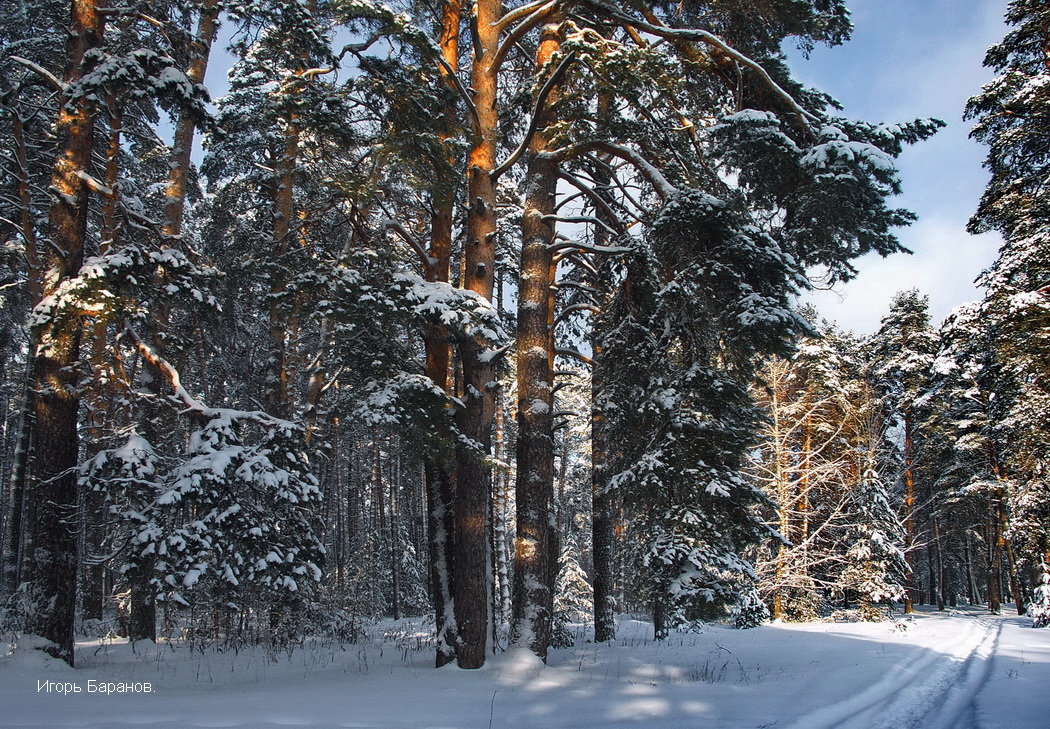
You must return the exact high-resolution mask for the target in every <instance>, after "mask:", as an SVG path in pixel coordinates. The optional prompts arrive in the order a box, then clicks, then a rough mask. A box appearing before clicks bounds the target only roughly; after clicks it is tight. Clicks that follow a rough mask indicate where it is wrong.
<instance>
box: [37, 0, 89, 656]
mask: <svg viewBox="0 0 1050 729" xmlns="http://www.w3.org/2000/svg"><path fill="white" fill-rule="evenodd" d="M102 26H103V21H102V17H101V14H100V13H99V9H98V7H97V5H96V3H95V2H94V1H93V0H73V2H72V3H71V17H70V25H69V38H68V41H67V45H66V70H65V74H64V81H65V83H67V84H70V83H74V82H76V81H77V80H78V79H79V78H80V75H81V73H82V65H83V61H84V56H85V54H86V53H87V52H88V51H89V50H91V49H93V48H97V47H99V46H100V45H101V43H102ZM93 129H94V119H93V117H92V114H91V111H90V110H89V109H88V107H87V106H86V104H85V103H84V102H79V103H76V104H71V105H63V106H62V108H61V109H60V111H59V115H58V119H57V120H56V122H55V127H54V134H55V138H56V139H57V145H56V149H57V155H56V158H55V164H54V169H53V171H52V175H51V185H50V187H51V190H52V192H53V195H54V198H53V200H52V203H51V211H50V218H49V238H50V240H49V241H48V243H49V245H48V246H47V247H46V250H45V256H44V261H45V274H44V286H43V291H42V293H43V295H44V297H45V298H46V297H48V296H51V295H53V294H55V293H56V291H57V290H58V289H59V287H61V286H62V284H63V283H65V282H66V281H68V280H69V279H70V278H72V277H73V276H76V275H77V273H78V272H79V271H80V267H81V265H82V264H83V260H84V241H85V237H86V235H87V221H88V197H89V190H88V184H87V182H86V180H85V179H84V178H83V177H82V175H84V174H85V173H86V172H87V171H88V170H89V169H90V166H91V148H92V146H91V145H92V133H93ZM34 303H35V304H36V303H39V302H34ZM80 330H81V325H80V317H79V316H77V312H65V315H59V316H56V315H52V316H50V317H47V318H46V319H44V320H43V321H42V322H40V323H39V324H37V325H36V326H34V327H33V329H32V332H31V341H30V346H31V352H30V356H31V357H32V386H33V388H34V390H35V394H34V397H33V410H34V413H33V416H34V417H33V434H32V440H33V453H32V457H31V460H30V477H31V479H32V483H33V490H32V498H31V499H30V505H29V506H30V508H29V514H28V515H29V520H28V524H27V526H28V529H29V531H30V534H31V542H32V547H33V555H32V559H31V560H30V562H31V563H32V566H33V567H32V573H31V576H30V581H31V590H30V595H29V597H30V608H29V610H30V612H29V614H28V615H27V628H28V630H29V631H30V632H32V633H36V634H38V635H40V636H42V637H44V638H46V639H48V640H50V641H51V642H52V643H53V646H52V647H51V648H49V649H48V650H49V652H50V653H52V655H54V656H56V657H58V658H61V659H62V660H64V661H66V662H67V663H69V664H70V665H72V664H73V619H74V615H75V611H76V594H77V587H76V586H77V581H76V577H77V563H78V561H79V556H80V555H79V554H78V549H77V547H78V544H77V524H76V519H75V516H76V510H77V476H76V467H77V453H78V434H77V416H78V410H79V407H80V398H79V396H78V394H77V386H78V384H79V382H78V381H79V378H78V375H77V371H76V370H77V361H78V358H79V355H80Z"/></svg>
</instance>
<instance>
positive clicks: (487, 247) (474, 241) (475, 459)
mask: <svg viewBox="0 0 1050 729" xmlns="http://www.w3.org/2000/svg"><path fill="white" fill-rule="evenodd" d="M499 13H500V3H499V2H498V0H477V2H476V3H475V15H474V20H475V27H474V36H475V44H476V47H475V58H474V64H473V67H472V70H471V88H472V89H473V101H474V106H475V108H476V110H477V128H476V130H475V134H474V140H473V144H472V147H471V150H470V154H469V156H468V158H467V199H468V200H469V207H468V212H467V240H466V250H465V252H464V266H463V282H462V285H463V288H465V289H469V290H471V291H473V292H475V293H477V294H479V295H480V296H482V297H483V298H484V299H486V300H487V301H491V300H492V291H493V285H494V282H495V270H496V265H495V263H496V180H495V176H494V175H493V170H494V169H495V167H496V134H497V132H498V121H499V119H498V115H497V110H496V82H497V75H498V74H497V72H498V69H497V68H496V66H495V62H496V51H497V48H498V41H499V30H498V28H497V27H496V21H497V20H498V18H499ZM486 351H487V350H486V347H485V344H484V342H482V341H479V340H468V341H465V342H463V343H462V344H461V345H460V363H461V367H462V370H463V408H462V409H461V410H460V411H459V413H458V414H457V418H456V419H457V425H458V426H459V430H460V433H461V434H462V435H463V436H465V437H466V438H468V439H470V441H471V446H470V447H466V446H461V447H460V448H459V449H458V451H457V454H456V494H455V498H454V501H453V505H454V512H455V517H454V518H455V537H454V539H455V545H454V553H455V560H454V561H455V569H454V570H453V589H454V594H455V616H456V629H457V631H458V637H459V644H458V646H457V652H456V659H457V663H458V665H459V667H460V668H480V667H481V666H483V665H484V664H485V653H486V646H487V644H488V636H489V622H490V620H491V615H490V610H489V579H490V578H489V572H490V567H489V562H490V554H489V539H488V534H489V529H488V520H489V513H488V511H489V501H490V490H491V488H492V474H491V471H490V469H489V466H488V464H487V463H486V461H485V459H486V456H487V454H488V451H489V444H490V442H491V430H492V420H493V415H494V413H495V408H494V392H493V387H494V383H495V379H496V368H495V365H494V363H493V361H492V360H491V359H489V358H488V357H482V356H481V355H483V354H484V353H485V352H486Z"/></svg>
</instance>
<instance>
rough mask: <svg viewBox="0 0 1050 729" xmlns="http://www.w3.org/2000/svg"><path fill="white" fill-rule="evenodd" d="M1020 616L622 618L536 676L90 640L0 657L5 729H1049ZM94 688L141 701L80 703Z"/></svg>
mask: <svg viewBox="0 0 1050 729" xmlns="http://www.w3.org/2000/svg"><path fill="white" fill-rule="evenodd" d="M1029 624H1030V621H1029V620H1027V619H1025V618H1016V617H996V616H991V615H988V614H987V613H981V612H977V611H972V612H965V613H955V614H951V615H936V614H921V615H918V616H916V617H915V619H914V621H913V622H911V623H908V624H907V625H906V627H905V626H903V625H895V624H894V623H879V624H870V623H811V624H804V625H797V624H794V625H767V626H763V627H760V628H755V629H753V630H733V629H730V628H725V627H720V626H709V627H708V628H707V629H706V630H705V631H704V632H703V633H702V634H691V633H674V634H672V636H671V638H670V639H669V640H667V641H665V642H664V643H662V644H661V643H654V642H653V641H651V640H650V631H651V627H650V626H649V625H647V624H644V623H640V622H635V621H624V622H623V623H621V625H620V633H619V635H620V638H619V639H618V640H617V641H616V643H615V644H613V645H604V646H596V645H594V644H592V643H587V642H585V640H581V642H579V644H578V645H576V646H575V647H573V648H567V649H562V650H556V651H553V652H552V655H551V661H550V665H549V666H548V667H546V668H544V667H542V666H540V665H538V664H537V663H536V662H535V660H534V659H532V658H531V657H530V656H528V655H521V654H513V653H505V654H502V655H500V656H498V657H497V658H495V659H494V660H492V661H491V662H490V664H489V666H487V667H486V668H485V669H483V670H481V671H461V670H458V669H456V668H453V667H446V668H443V669H441V670H435V669H433V668H431V667H430V665H431V664H430V661H431V653H430V650H429V648H427V647H426V645H425V641H424V640H423V638H422V632H421V631H420V630H419V626H418V625H415V624H413V623H412V622H411V621H402V622H399V623H396V624H395V623H386V624H384V625H383V626H380V628H378V629H377V632H376V634H375V635H374V636H373V638H372V640H370V641H368V642H367V643H362V644H359V645H351V646H346V647H342V648H341V647H339V646H334V645H325V646H315V647H313V648H312V649H310V650H299V651H296V652H295V653H293V654H292V655H291V656H288V655H282V656H281V657H280V658H278V659H277V660H276V661H270V660H267V658H266V657H265V656H264V655H263V654H261V653H256V652H254V651H247V652H245V651H242V652H240V653H239V654H221V653H214V652H207V653H204V654H201V653H194V652H191V651H189V650H188V649H186V648H185V647H176V648H174V649H172V648H170V647H166V646H160V647H153V646H150V647H149V649H142V647H141V645H140V646H139V650H138V651H137V652H133V651H132V647H131V646H128V645H126V644H119V643H117V644H104V643H102V644H100V643H99V642H97V641H95V642H85V643H82V644H80V647H79V651H78V656H77V657H78V661H79V666H80V667H79V668H77V669H76V670H73V669H70V668H68V667H66V666H65V665H64V664H60V663H57V662H55V661H51V660H48V659H45V658H43V657H42V654H40V653H39V652H36V651H31V650H29V651H26V650H17V649H16V650H15V651H14V652H10V651H8V654H7V655H6V656H3V657H0V726H12V727H48V728H49V729H50V728H58V727H131V726H143V727H149V728H150V729H168V728H171V729H184V728H188V727H256V728H258V729H269V728H271V727H373V728H380V727H382V728H386V729H393V728H395V727H396V728H403V729H423V728H427V729H438V728H442V729H443V728H450V729H452V728H454V729H474V728H478V729H488V728H489V727H491V728H492V729H518V728H521V729H524V728H530V729H531V728H542V729H563V728H564V729H570V728H571V729H577V728H580V729H582V728H584V727H602V728H621V727H622V728H627V727H638V728H641V727H644V728H645V729H685V728H687V727H688V728H689V729H701V728H710V729H734V728H736V727H740V728H743V727H748V728H749V729H750V728H753V727H766V728H772V727H776V728H777V729H784V728H786V727H791V729H831V728H832V727H836V728H838V729H877V728H879V727H887V728H889V727H893V729H908V728H909V727H923V729H999V728H1000V727H1002V728H1003V729H1006V728H1007V727H1009V729H1029V728H1030V729H1044V728H1045V727H1050V630H1035V629H1032V628H1030V627H1028V625H1029ZM902 628H903V629H902ZM0 646H2V644H0ZM47 681H51V682H57V683H58V684H59V685H61V684H66V686H65V688H66V689H67V690H68V689H69V688H70V686H79V687H80V688H81V691H80V692H79V693H58V692H56V691H54V690H52V691H50V692H48V691H46V690H44V689H41V684H44V687H45V688H46V687H47V684H45V683H44V682H47ZM89 681H93V682H95V683H93V684H91V685H93V686H95V687H97V686H98V685H100V684H105V683H107V682H108V683H121V682H124V683H128V682H149V683H150V684H151V688H152V693H122V694H103V693H100V692H98V691H95V692H90V693H89V692H88V688H89V683H88V682H89ZM53 685H54V684H52V686H53ZM38 689H40V690H38Z"/></svg>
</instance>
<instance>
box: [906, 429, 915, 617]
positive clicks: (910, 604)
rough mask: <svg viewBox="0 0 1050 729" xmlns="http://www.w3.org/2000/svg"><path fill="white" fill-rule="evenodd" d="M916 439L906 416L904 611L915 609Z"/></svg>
mask: <svg viewBox="0 0 1050 729" xmlns="http://www.w3.org/2000/svg"><path fill="white" fill-rule="evenodd" d="M913 447H914V441H913V438H912V423H911V417H910V416H909V415H907V414H906V415H905V416H904V548H905V552H904V558H905V560H906V561H907V563H908V574H907V575H905V577H904V612H905V613H912V612H914V611H915V607H914V599H915V549H914V547H915V513H914V512H915V477H914V473H913V471H912V455H913Z"/></svg>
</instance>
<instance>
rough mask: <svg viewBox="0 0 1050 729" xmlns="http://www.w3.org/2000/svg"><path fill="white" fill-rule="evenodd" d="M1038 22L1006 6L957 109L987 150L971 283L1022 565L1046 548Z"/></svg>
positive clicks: (1044, 109)
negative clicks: (989, 355) (995, 242)
mask: <svg viewBox="0 0 1050 729" xmlns="http://www.w3.org/2000/svg"><path fill="white" fill-rule="evenodd" d="M1048 18H1050V10H1048V9H1047V8H1046V7H1045V6H1044V5H1043V4H1042V3H1038V2H1031V1H1029V0H1015V2H1011V3H1010V5H1009V6H1008V9H1007V14H1006V22H1007V23H1008V24H1009V25H1011V26H1012V29H1011V30H1010V32H1009V33H1008V34H1007V35H1006V37H1005V38H1004V39H1003V40H1002V42H1000V43H998V44H996V45H995V46H992V47H991V48H990V49H989V50H988V54H987V56H986V59H985V65H987V66H989V67H991V68H992V69H994V70H995V71H996V72H997V73H998V74H999V75H998V76H997V77H996V78H995V80H993V81H992V82H990V83H989V84H987V85H986V86H985V87H984V89H983V90H982V92H981V93H980V94H978V95H977V96H975V97H973V98H972V99H971V100H970V102H969V104H968V105H967V109H966V113H967V116H968V117H969V118H971V119H976V122H977V123H976V125H975V127H974V130H973V133H972V135H973V137H974V138H976V139H977V140H978V141H981V142H983V143H985V144H987V145H988V156H987V158H986V160H985V166H986V167H987V168H988V170H989V172H990V173H991V179H990V181H989V184H988V187H987V189H986V190H985V194H984V196H983V197H982V198H981V203H980V206H979V207H978V210H977V213H976V215H975V216H974V217H973V219H972V220H971V221H970V229H971V230H972V231H974V232H980V231H986V230H998V231H999V232H1000V233H1002V235H1003V238H1004V244H1003V247H1002V249H1001V250H1000V254H999V258H998V260H997V261H996V262H995V264H994V265H993V266H992V268H991V269H990V270H989V271H988V272H987V273H986V274H985V275H984V276H983V277H982V279H981V283H982V285H984V286H985V287H986V289H987V294H986V296H985V301H984V316H985V317H987V321H988V323H989V329H990V333H991V336H990V340H991V346H992V352H993V354H994V357H995V361H994V363H993V365H992V366H993V367H994V368H995V381H996V382H995V386H994V390H993V391H994V392H995V394H996V402H995V405H994V409H995V411H994V417H995V420H996V428H997V429H998V430H999V431H1000V433H1001V435H1002V438H1003V442H1004V443H1006V444H1007V447H1006V450H1005V452H1004V458H1003V463H1002V464H1001V468H1002V471H1003V476H1004V477H1006V478H1008V479H1009V480H1010V481H1011V482H1012V483H1013V484H1015V485H1014V486H1013V487H1012V488H1011V489H1009V493H1008V494H1006V495H1005V498H1006V499H1007V500H1008V501H1009V502H1010V507H1011V511H1012V512H1013V519H1015V524H1014V525H1012V526H1010V527H1009V529H1008V530H1007V531H1009V532H1010V533H1011V534H1013V535H1014V536H1015V537H1017V538H1018V539H1019V541H1020V542H1021V543H1022V544H1020V545H1019V546H1021V549H1022V551H1023V553H1024V557H1025V558H1026V559H1027V560H1029V561H1030V563H1031V564H1032V565H1038V564H1043V563H1045V562H1046V561H1047V556H1046V555H1047V550H1048V549H1050V541H1048V538H1047V534H1048V533H1050V530H1048V527H1047V525H1048V518H1047V516H1048V512H1047V508H1046V504H1047V503H1048V499H1047V496H1048V494H1047V490H1046V486H1045V482H1046V464H1045V457H1044V454H1045V453H1046V445H1047V443H1048V440H1047V429H1046V422H1047V418H1046V416H1047V413H1048V412H1050V410H1048V406H1050V394H1048V393H1050V381H1048V379H1047V375H1048V370H1047V365H1046V363H1047V345H1048V340H1047V331H1050V328H1048V320H1047V276H1048V274H1050V235H1048V233H1050V228H1048V221H1050V215H1048V213H1050V210H1048V209H1047V207H1046V205H1047V203H1046V200H1045V196H1044V195H1042V194H1041V190H1042V185H1043V180H1044V179H1045V176H1046V172H1047V168H1048V164H1050V158H1048V156H1047V148H1046V144H1045V140H1046V136H1047V125H1046V118H1047V114H1048V110H1050V95H1048V92H1047V84H1046V79H1047V76H1048V73H1050V71H1048V69H1047V65H1046V57H1047V56H1046V50H1045V49H1046V46H1047V43H1048V41H1050V35H1048V31H1047V23H1048ZM1000 521H1002V520H1000Z"/></svg>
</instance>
